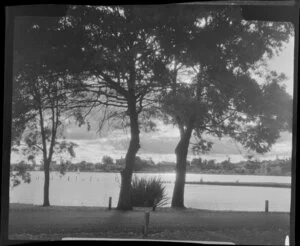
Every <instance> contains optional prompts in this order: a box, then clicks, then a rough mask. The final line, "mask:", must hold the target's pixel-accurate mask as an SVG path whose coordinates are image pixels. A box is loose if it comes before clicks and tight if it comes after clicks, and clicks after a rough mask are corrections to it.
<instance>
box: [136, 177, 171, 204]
mask: <svg viewBox="0 0 300 246" xmlns="http://www.w3.org/2000/svg"><path fill="white" fill-rule="evenodd" d="M131 194H132V205H133V206H134V207H153V206H155V207H156V206H163V205H166V204H167V203H168V198H167V193H166V190H165V185H164V184H163V182H162V180H161V179H160V178H156V177H155V178H150V179H146V178H138V177H137V176H134V178H133V180H132V182H131Z"/></svg>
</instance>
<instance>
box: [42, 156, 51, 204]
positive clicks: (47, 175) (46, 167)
mask: <svg viewBox="0 0 300 246" xmlns="http://www.w3.org/2000/svg"><path fill="white" fill-rule="evenodd" d="M49 164H50V163H49V162H48V160H47V161H45V163H44V174H45V182H44V202H43V206H44V207H48V206H50V201H49V185H50V165H49Z"/></svg>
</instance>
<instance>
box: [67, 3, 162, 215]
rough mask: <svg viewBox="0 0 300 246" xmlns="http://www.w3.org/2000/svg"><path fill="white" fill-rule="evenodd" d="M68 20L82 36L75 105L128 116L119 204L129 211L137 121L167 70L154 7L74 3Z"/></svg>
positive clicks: (137, 133) (138, 133)
mask: <svg viewBox="0 0 300 246" xmlns="http://www.w3.org/2000/svg"><path fill="white" fill-rule="evenodd" d="M66 21H68V22H69V23H70V28H73V30H81V31H82V33H84V36H85V40H84V42H82V43H78V46H80V47H81V48H82V50H83V57H82V59H81V60H80V72H81V74H80V75H79V76H78V78H79V79H78V83H77V84H74V85H73V89H74V90H75V91H77V92H78V93H77V98H78V103H79V104H80V102H81V104H82V105H84V104H85V105H86V104H89V105H105V106H107V107H109V108H110V109H112V110H114V111H115V112H114V114H113V116H119V117H121V118H127V119H128V123H129V128H130V136H131V139H130V143H129V147H128V150H127V153H126V157H125V163H126V164H125V168H124V170H123V171H122V172H121V190H120V195H119V202H118V206H117V208H118V209H121V210H129V209H132V201H131V180H132V173H133V168H134V163H135V159H136V154H137V152H138V150H139V148H140V125H141V120H142V118H146V117H141V116H142V115H143V114H146V111H145V108H147V105H148V104H151V94H153V93H155V90H156V88H158V87H159V86H160V84H161V81H164V80H163V79H162V76H163V74H164V73H163V70H164V69H165V68H164V65H163V64H162V62H161V59H160V48H159V44H158V43H157V41H156V39H155V31H156V27H157V26H158V24H159V22H158V21H159V20H158V18H157V13H156V10H155V8H153V7H141V6H139V7H138V6H111V7H109V6H106V7H103V6H99V7H94V6H93V7H90V6H84V7H81V6H75V7H71V8H70V11H69V15H68V16H67V17H66ZM79 111H80V110H78V112H79ZM79 115H80V114H79ZM79 118H80V117H79ZM148 120H149V119H148ZM150 125H151V124H150Z"/></svg>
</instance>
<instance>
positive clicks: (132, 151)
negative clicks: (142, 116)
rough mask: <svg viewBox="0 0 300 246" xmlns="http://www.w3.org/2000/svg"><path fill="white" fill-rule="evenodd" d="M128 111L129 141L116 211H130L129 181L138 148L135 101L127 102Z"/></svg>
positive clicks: (138, 138)
mask: <svg viewBox="0 0 300 246" xmlns="http://www.w3.org/2000/svg"><path fill="white" fill-rule="evenodd" d="M128 111H129V116H130V133H131V139H130V144H129V148H128V151H127V154H126V157H125V169H124V170H123V171H122V172H121V189H120V195H119V201H118V206H117V209H119V210H131V209H132V199H131V179H132V172H133V168H134V164H135V158H136V153H137V152H138V150H139V148H140V137H139V134H140V132H139V126H138V114H137V113H136V105H135V101H134V100H132V101H129V103H128Z"/></svg>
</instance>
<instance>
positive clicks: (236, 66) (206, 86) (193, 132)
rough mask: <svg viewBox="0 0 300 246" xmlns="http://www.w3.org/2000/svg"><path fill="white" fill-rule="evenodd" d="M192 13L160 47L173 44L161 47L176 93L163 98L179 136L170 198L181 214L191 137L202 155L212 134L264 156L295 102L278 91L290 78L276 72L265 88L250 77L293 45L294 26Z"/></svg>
mask: <svg viewBox="0 0 300 246" xmlns="http://www.w3.org/2000/svg"><path fill="white" fill-rule="evenodd" d="M194 7H195V6H194ZM180 11H182V10H180ZM196 12H197V11H196ZM194 13H195V9H193V10H188V9H187V12H185V13H183V14H181V15H179V16H182V18H183V19H185V20H186V21H185V22H184V21H181V22H180V23H181V24H180V23H178V22H176V20H172V21H170V23H171V24H170V25H168V26H165V29H163V32H162V33H160V37H161V39H162V40H164V39H165V38H166V37H168V38H169V40H168V39H165V40H167V42H164V43H162V47H163V50H164V52H163V53H164V54H165V55H166V56H167V57H169V58H170V59H169V65H168V68H169V74H170V75H169V78H170V79H169V83H170V86H169V87H168V89H167V90H165V93H163V94H162V109H163V111H164V112H165V113H166V114H167V115H169V116H170V118H167V120H166V122H167V123H173V124H176V125H177V126H178V127H179V131H180V141H179V143H178V144H177V146H176V149H175V153H176V181H175V187H174V192H173V198H172V207H179V208H182V207H184V184H185V175H186V164H187V161H186V160H187V154H188V149H189V145H190V140H191V137H192V136H194V137H195V138H196V139H197V140H198V142H197V144H195V145H194V146H193V150H194V151H196V152H197V151H198V152H206V151H209V150H210V148H211V147H212V143H211V142H209V141H206V140H205V137H204V136H205V135H206V134H211V135H214V136H217V137H219V138H222V137H223V136H230V137H232V138H234V139H235V140H237V141H238V142H240V143H241V144H242V145H243V146H244V147H245V148H249V149H252V150H255V151H257V152H258V153H264V152H267V151H269V150H270V148H271V146H272V144H274V143H275V141H276V139H277V138H278V137H279V132H280V131H282V130H290V129H291V128H290V126H291V117H292V112H291V109H292V98H291V97H290V96H289V95H288V94H287V93H286V92H285V89H284V88H283V86H281V85H280V82H282V80H284V79H286V78H285V76H284V75H282V74H281V75H278V74H276V73H275V72H272V73H271V75H270V76H266V77H265V78H264V79H265V83H264V84H263V85H261V84H259V83H258V81H256V80H255V79H254V77H253V76H252V72H251V71H253V70H255V69H256V65H257V62H258V61H260V60H261V59H262V58H264V57H265V56H266V57H268V58H271V57H272V56H273V55H274V53H276V52H278V51H279V50H280V49H281V48H282V45H283V43H284V42H286V41H288V40H289V37H290V35H291V29H292V27H291V25H290V24H288V23H271V22H258V21H251V22H250V21H244V20H242V18H241V15H240V14H239V13H240V10H239V9H238V8H231V7H227V8H216V9H209V10H208V9H206V11H205V12H203V10H202V11H201V9H200V10H199V12H198V13H199V15H198V16H197V14H196V15H194ZM176 16H178V15H176ZM185 16H188V18H185ZM191 17H192V18H194V19H191ZM171 18H172V17H171ZM173 19H174V17H173ZM178 33H181V36H180V37H181V38H178V35H176V34H178ZM183 33H185V35H183ZM182 74H184V75H182ZM191 78H192V79H191ZM187 80H190V81H187Z"/></svg>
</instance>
